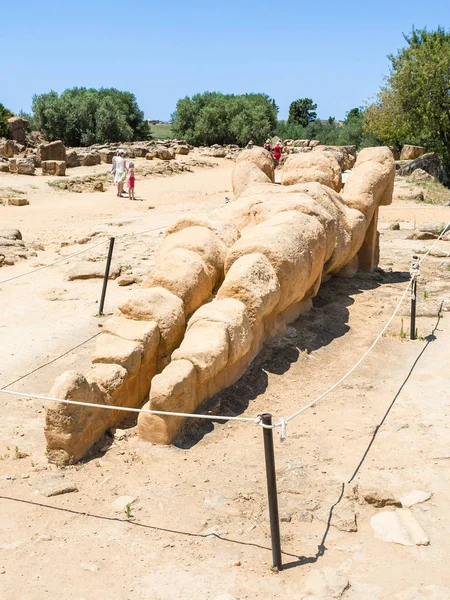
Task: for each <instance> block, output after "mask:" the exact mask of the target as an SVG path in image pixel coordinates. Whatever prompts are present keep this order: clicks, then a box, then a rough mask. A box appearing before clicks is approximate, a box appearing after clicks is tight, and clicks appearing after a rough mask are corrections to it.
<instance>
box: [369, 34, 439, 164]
mask: <svg viewBox="0 0 450 600" xmlns="http://www.w3.org/2000/svg"><path fill="white" fill-rule="evenodd" d="M404 38H405V41H406V46H405V47H403V48H401V49H400V50H398V52H397V54H395V55H390V56H389V60H390V61H391V71H390V75H389V77H388V78H387V80H386V84H385V85H384V86H383V87H382V88H381V90H380V93H379V94H378V97H377V100H376V102H375V103H373V104H372V105H371V106H369V107H368V109H367V114H366V119H365V130H366V131H367V132H369V133H372V134H375V135H376V136H378V137H379V138H380V139H381V140H382V141H383V142H384V143H386V144H391V145H401V144H403V143H415V144H420V145H424V146H426V148H427V149H428V150H433V151H435V152H438V153H439V154H440V155H441V157H442V159H443V161H444V163H445V165H446V167H447V168H450V93H449V90H450V31H448V32H447V31H446V30H445V29H443V28H442V27H438V28H437V29H436V30H435V31H427V30H426V29H415V28H413V30H412V32H411V34H410V35H404Z"/></svg>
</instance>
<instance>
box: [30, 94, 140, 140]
mask: <svg viewBox="0 0 450 600" xmlns="http://www.w3.org/2000/svg"><path fill="white" fill-rule="evenodd" d="M32 109H33V115H32V121H33V126H34V127H36V129H39V130H40V131H41V132H42V133H43V134H44V136H45V138H46V139H47V140H48V141H53V140H62V141H63V142H64V143H65V144H66V145H67V146H89V145H91V144H95V143H97V144H103V143H106V142H125V141H133V140H143V139H149V138H150V137H151V131H150V127H149V125H148V123H147V121H145V120H144V113H143V112H142V111H141V110H140V109H139V106H138V104H137V101H136V98H135V96H134V94H131V93H130V92H122V91H120V90H116V89H114V88H109V89H103V88H101V89H99V90H96V89H92V88H91V89H87V88H72V89H68V90H65V91H64V92H63V93H62V94H61V95H60V96H58V94H57V93H56V92H54V91H51V92H49V93H47V94H41V95H39V96H36V95H35V96H33V104H32Z"/></svg>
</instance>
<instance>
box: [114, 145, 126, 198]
mask: <svg viewBox="0 0 450 600" xmlns="http://www.w3.org/2000/svg"><path fill="white" fill-rule="evenodd" d="M115 167H116V171H115V175H114V182H115V183H117V196H118V197H119V198H120V197H121V196H122V194H123V185H124V183H125V179H126V177H127V163H126V161H125V150H119V154H118V156H116V157H115Z"/></svg>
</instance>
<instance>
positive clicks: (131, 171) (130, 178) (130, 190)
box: [127, 162, 134, 200]
mask: <svg viewBox="0 0 450 600" xmlns="http://www.w3.org/2000/svg"><path fill="white" fill-rule="evenodd" d="M127 185H128V198H129V199H130V200H134V162H130V164H129V165H128V183H127Z"/></svg>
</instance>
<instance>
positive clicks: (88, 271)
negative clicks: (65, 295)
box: [67, 261, 122, 281]
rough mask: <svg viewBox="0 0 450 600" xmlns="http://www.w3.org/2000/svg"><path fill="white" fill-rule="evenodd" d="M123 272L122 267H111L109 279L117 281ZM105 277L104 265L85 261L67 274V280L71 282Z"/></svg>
mask: <svg viewBox="0 0 450 600" xmlns="http://www.w3.org/2000/svg"><path fill="white" fill-rule="evenodd" d="M121 270H122V267H121V266H119V265H111V268H110V271H109V279H117V277H119V275H120V272H121ZM104 276H105V265H104V264H103V263H93V262H90V261H83V262H80V263H77V264H75V265H73V266H72V267H70V269H69V271H68V273H67V279H68V280H69V281H75V280H76V279H103V277H104Z"/></svg>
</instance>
